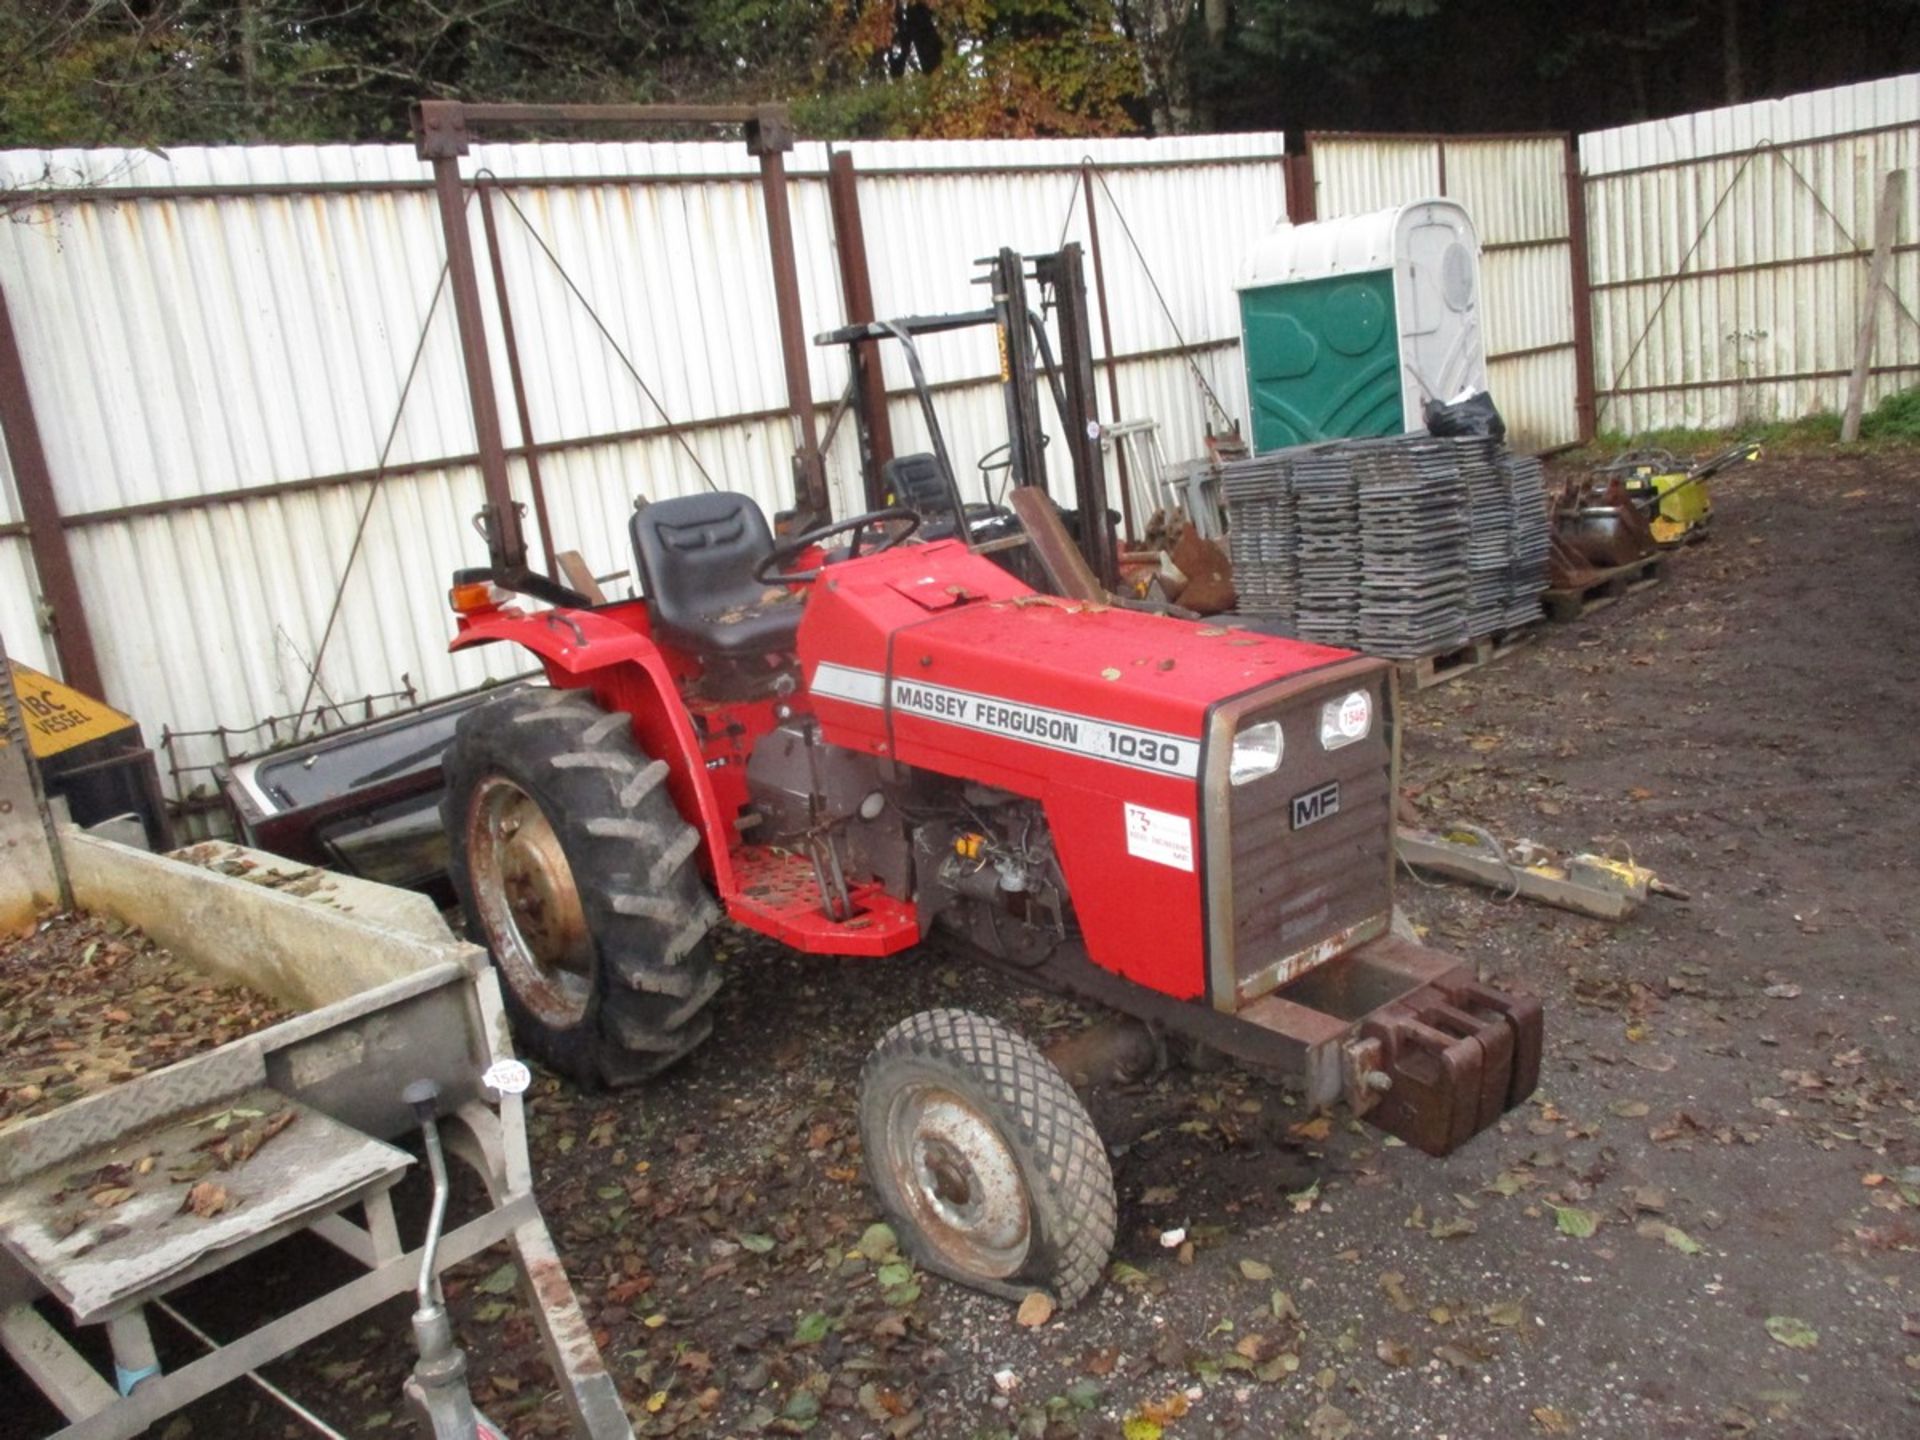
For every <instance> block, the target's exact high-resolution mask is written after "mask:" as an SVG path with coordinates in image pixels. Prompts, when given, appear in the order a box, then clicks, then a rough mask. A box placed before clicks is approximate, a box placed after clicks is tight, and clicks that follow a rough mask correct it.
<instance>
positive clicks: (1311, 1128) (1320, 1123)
mask: <svg viewBox="0 0 1920 1440" xmlns="http://www.w3.org/2000/svg"><path fill="white" fill-rule="evenodd" d="M1287 1133H1288V1134H1289V1135H1298V1136H1299V1137H1300V1138H1301V1139H1302V1140H1324V1139H1326V1138H1327V1137H1328V1136H1329V1135H1331V1134H1332V1133H1333V1121H1332V1119H1331V1118H1330V1117H1328V1116H1325V1115H1316V1116H1314V1117H1313V1119H1311V1120H1302V1121H1301V1122H1300V1123H1299V1124H1298V1125H1290V1126H1288V1127H1287Z"/></svg>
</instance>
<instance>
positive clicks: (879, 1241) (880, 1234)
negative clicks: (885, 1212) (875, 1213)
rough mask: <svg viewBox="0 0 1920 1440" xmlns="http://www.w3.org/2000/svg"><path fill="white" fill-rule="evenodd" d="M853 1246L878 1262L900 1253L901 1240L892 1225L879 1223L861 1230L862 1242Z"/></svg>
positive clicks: (861, 1253) (859, 1252)
mask: <svg viewBox="0 0 1920 1440" xmlns="http://www.w3.org/2000/svg"><path fill="white" fill-rule="evenodd" d="M853 1248H854V1250H855V1251H856V1252H857V1253H858V1254H860V1255H863V1256H865V1257H866V1258H867V1259H869V1260H871V1261H873V1262H874V1263H875V1264H878V1263H879V1262H880V1261H882V1260H891V1259H892V1258H893V1257H894V1256H895V1255H898V1254H899V1253H900V1240H899V1237H898V1236H896V1235H895V1234H894V1233H893V1227H892V1226H891V1225H887V1224H884V1223H877V1224H873V1225H869V1226H868V1227H867V1228H866V1229H865V1230H864V1231H862V1232H861V1235H860V1243H859V1244H857V1245H855V1246H854V1247H853Z"/></svg>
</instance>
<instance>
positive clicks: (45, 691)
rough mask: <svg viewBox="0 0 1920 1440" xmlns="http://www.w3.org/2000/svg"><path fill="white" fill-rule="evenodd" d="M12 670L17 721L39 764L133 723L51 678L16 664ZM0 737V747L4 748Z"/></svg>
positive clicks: (98, 702) (13, 662)
mask: <svg viewBox="0 0 1920 1440" xmlns="http://www.w3.org/2000/svg"><path fill="white" fill-rule="evenodd" d="M8 663H9V664H10V665H11V666H12V667H13V688H14V692H15V693H16V694H17V695H19V697H20V718H21V719H23V720H25V721H26V722H27V748H28V749H30V750H31V751H33V753H34V755H35V756H36V757H37V758H38V759H41V760H45V759H47V758H48V757H50V756H53V755H58V754H60V753H61V752H62V751H64V750H71V749H73V748H74V747H75V746H77V745H85V744H86V743H87V742H88V741H89V740H99V739H103V738H104V737H106V736H108V735H114V734H118V733H119V732H120V731H122V730H126V729H128V728H130V727H131V726H132V725H133V721H132V720H130V719H128V718H127V717H126V716H125V715H122V714H121V713H120V712H119V711H118V710H115V709H112V708H111V707H109V706H108V705H106V704H104V703H103V702H101V701H99V700H95V699H94V698H93V697H92V696H91V695H82V694H81V693H80V692H79V691H78V690H75V689H74V688H73V687H72V686H71V685H63V684H61V683H60V682H59V681H58V680H56V679H54V678H53V677H52V676H51V675H42V674H41V673H40V672H39V671H38V670H29V669H28V668H27V667H26V666H25V665H22V664H21V663H20V662H19V661H17V660H13V661H9V662H8ZM4 743H5V740H4V737H0V744H4Z"/></svg>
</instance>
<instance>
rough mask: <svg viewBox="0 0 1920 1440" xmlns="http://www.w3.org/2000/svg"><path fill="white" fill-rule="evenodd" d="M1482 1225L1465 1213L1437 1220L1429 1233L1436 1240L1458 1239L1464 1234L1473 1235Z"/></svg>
mask: <svg viewBox="0 0 1920 1440" xmlns="http://www.w3.org/2000/svg"><path fill="white" fill-rule="evenodd" d="M1479 1228H1480V1227H1479V1226H1478V1225H1476V1224H1474V1223H1473V1221H1471V1220H1469V1219H1467V1218H1466V1217H1465V1216H1464V1215H1461V1216H1456V1217H1454V1218H1453V1219H1451V1220H1436V1221H1434V1222H1433V1224H1432V1226H1431V1227H1429V1229H1428V1230H1427V1233H1428V1234H1429V1235H1431V1236H1432V1237H1433V1238H1434V1239H1436V1240H1458V1239H1459V1238H1460V1237H1461V1236H1463V1235H1471V1234H1473V1233H1474V1232H1475V1231H1476V1230H1478V1229H1479Z"/></svg>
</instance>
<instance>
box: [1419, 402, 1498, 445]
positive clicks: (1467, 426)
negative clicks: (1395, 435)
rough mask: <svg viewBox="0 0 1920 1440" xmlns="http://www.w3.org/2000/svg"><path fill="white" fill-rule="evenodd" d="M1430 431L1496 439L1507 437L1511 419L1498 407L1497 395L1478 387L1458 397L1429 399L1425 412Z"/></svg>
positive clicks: (1436, 433) (1431, 433)
mask: <svg viewBox="0 0 1920 1440" xmlns="http://www.w3.org/2000/svg"><path fill="white" fill-rule="evenodd" d="M1422 414H1423V416H1424V418H1425V420H1426V422H1427V433H1428V434H1429V435H1479V436H1485V437H1487V438H1489V439H1493V440H1504V439H1506V438H1507V422H1506V421H1504V420H1502V419H1501V418H1500V412H1499V411H1498V410H1497V409H1495V408H1494V404H1493V397H1492V396H1491V395H1489V394H1488V393H1487V392H1486V391H1484V390H1475V391H1474V392H1473V393H1472V394H1470V395H1463V396H1461V397H1460V398H1459V399H1458V400H1454V401H1445V400H1429V401H1427V403H1426V408H1425V409H1424V411H1423V412H1422Z"/></svg>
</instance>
